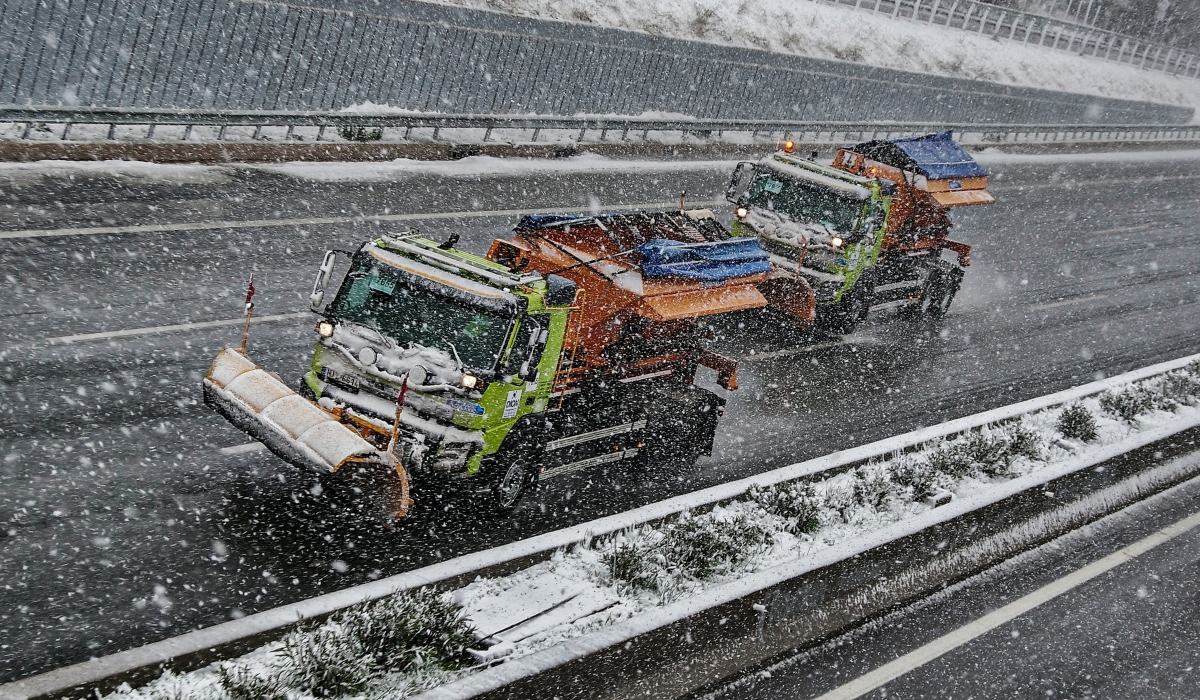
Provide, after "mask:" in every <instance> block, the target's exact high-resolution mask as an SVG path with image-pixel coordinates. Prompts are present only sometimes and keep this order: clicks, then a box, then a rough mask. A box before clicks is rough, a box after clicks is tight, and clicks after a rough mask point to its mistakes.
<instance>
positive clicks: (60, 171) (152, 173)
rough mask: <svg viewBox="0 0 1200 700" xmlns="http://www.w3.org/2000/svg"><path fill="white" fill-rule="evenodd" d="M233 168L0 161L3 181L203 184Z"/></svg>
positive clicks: (220, 179)
mask: <svg viewBox="0 0 1200 700" xmlns="http://www.w3.org/2000/svg"><path fill="white" fill-rule="evenodd" d="M229 175H230V171H229V170H228V169H227V168H224V167H221V166H211V165H193V164H174V163H147V162H145V161H138V160H101V161H90V160H78V161H70V160H39V161H35V162H32V163H0V183H8V184H17V183H25V182H30V181H37V180H40V179H41V178H43V177H89V176H103V177H112V178H117V179H121V180H128V181H131V182H145V183H150V182H174V183H179V184H190V185H202V184H221V183H224V182H227V181H228V180H229Z"/></svg>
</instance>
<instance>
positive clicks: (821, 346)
mask: <svg viewBox="0 0 1200 700" xmlns="http://www.w3.org/2000/svg"><path fill="white" fill-rule="evenodd" d="M878 344H879V339H878V338H874V337H871V336H865V335H864V336H856V337H854V338H849V339H847V338H842V339H840V340H829V341H826V342H824V343H814V344H812V345H805V346H802V347H798V348H783V349H781V350H771V351H770V352H760V353H757V354H754V355H742V357H741V358H740V359H739V362H758V361H760V360H774V359H775V358H777V357H788V356H790V355H803V354H804V353H808V352H816V351H817V350H826V349H828V348H836V347H838V346H839V345H878Z"/></svg>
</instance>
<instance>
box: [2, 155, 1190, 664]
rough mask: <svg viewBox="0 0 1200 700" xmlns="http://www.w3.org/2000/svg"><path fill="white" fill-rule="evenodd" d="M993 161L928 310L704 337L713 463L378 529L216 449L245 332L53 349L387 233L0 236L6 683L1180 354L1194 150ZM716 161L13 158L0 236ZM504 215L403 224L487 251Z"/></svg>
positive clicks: (674, 186)
mask: <svg viewBox="0 0 1200 700" xmlns="http://www.w3.org/2000/svg"><path fill="white" fill-rule="evenodd" d="M1197 158H1198V159H1200V156H1198V157H1197ZM989 168H990V169H991V170H992V173H993V180H992V182H993V185H994V186H993V190H994V192H995V194H996V195H997V199H998V201H997V203H996V204H995V205H993V206H990V207H978V208H973V209H968V210H963V211H959V212H956V213H955V217H954V218H955V222H956V228H955V233H954V235H955V237H956V238H959V239H961V240H964V241H966V242H968V243H971V244H972V245H973V246H975V248H974V252H973V253H972V260H973V265H972V266H971V268H970V269H969V270H968V273H967V276H966V280H965V282H964V286H963V289H962V292H961V293H960V295H959V298H958V299H957V300H956V302H955V305H954V307H953V308H952V310H951V313H950V314H949V315H948V317H947V318H946V319H945V320H944V321H942V322H941V323H931V322H914V321H906V320H902V319H898V318H895V317H894V316H892V315H890V314H889V313H887V312H881V313H878V314H873V316H872V318H871V319H870V320H869V321H868V322H867V323H866V324H864V325H863V326H862V327H861V328H860V329H859V330H858V331H857V332H856V333H855V334H853V335H852V336H849V337H847V338H845V339H842V340H840V341H839V340H837V339H829V338H815V337H807V336H803V335H797V334H795V333H790V332H786V331H783V330H781V329H779V328H778V327H777V326H776V325H775V324H772V323H770V322H768V321H764V320H763V319H762V318H761V317H758V316H756V315H754V314H741V315H739V316H737V317H733V318H730V319H727V320H726V322H724V323H722V324H721V326H720V327H718V328H717V329H716V333H717V338H716V339H715V340H714V347H715V348H716V349H718V350H720V351H722V352H725V353H728V354H732V355H736V356H738V357H740V358H741V360H742V364H741V369H740V372H739V377H740V383H741V389H740V390H738V391H736V392H731V393H726V395H727V396H728V399H729V404H728V406H727V413H726V416H725V418H724V420H723V423H722V424H721V427H720V428H719V432H718V437H717V444H716V447H715V449H714V453H713V455H712V456H711V457H707V458H704V459H702V460H701V461H700V462H699V463H698V464H696V465H695V466H692V467H680V466H678V465H671V466H664V467H661V468H658V469H654V470H652V471H651V472H649V473H644V474H626V473H619V472H605V471H594V472H590V473H584V474H581V475H577V476H576V477H574V478H570V479H567V478H564V479H561V480H555V481H554V482H550V483H548V484H547V485H545V486H544V487H543V488H542V489H541V490H540V491H539V492H538V493H537V494H535V495H534V496H532V497H531V498H530V499H529V500H528V501H527V503H526V505H525V506H524V507H523V508H522V509H521V510H520V511H519V512H518V513H516V514H515V515H513V516H511V517H510V518H507V519H504V520H499V521H480V520H477V519H474V518H472V517H470V516H469V515H467V514H464V513H463V512H462V510H461V509H453V508H452V509H451V510H448V511H443V510H440V509H438V508H435V507H434V504H433V503H431V502H430V501H429V500H426V502H425V503H424V504H423V505H424V511H423V512H422V513H421V514H420V516H419V517H418V518H416V519H415V520H414V521H412V522H410V523H406V524H405V525H404V526H403V527H400V528H398V529H396V530H393V531H384V530H381V529H380V528H378V527H377V526H376V525H374V524H373V523H369V522H366V521H364V520H363V519H362V518H361V516H360V515H359V514H358V513H357V512H356V511H355V510H354V507H353V505H354V504H353V503H351V502H348V501H347V497H346V496H345V494H340V493H336V492H332V491H330V490H326V489H322V487H321V485H320V484H318V483H317V481H316V479H315V478H314V477H312V476H310V475H307V474H303V473H301V472H299V471H297V470H296V469H294V468H292V467H290V466H288V465H287V464H284V463H283V462H281V461H279V460H278V459H276V458H274V457H273V456H272V455H270V454H269V453H266V452H241V453H234V454H228V453H223V452H221V449H222V448H228V447H233V446H237V445H242V444H244V443H246V442H247V438H246V437H245V436H243V435H242V434H241V433H239V432H238V431H236V430H235V429H233V428H232V427H230V426H229V425H227V424H226V423H225V422H224V421H223V420H222V419H220V418H219V417H218V416H217V415H216V414H214V413H212V412H211V411H209V410H208V409H207V408H205V407H204V406H203V405H202V403H201V402H200V398H201V397H200V378H201V377H202V376H203V373H204V371H205V370H206V369H207V366H208V363H209V362H210V361H211V359H212V357H213V356H214V355H215V354H216V353H217V352H218V351H219V350H220V348H221V347H222V346H223V345H225V344H230V343H235V342H237V339H238V336H239V334H240V328H239V327H238V326H221V327H216V328H200V329H185V330H180V331H176V332H171V333H155V334H143V335H132V336H125V337H115V338H110V339H104V340H93V341H85V342H75V343H70V344H61V343H54V342H51V340H50V339H53V338H58V337H62V336H69V335H76V334H85V333H97V332H105V331H113V330H121V329H131V328H145V327H157V326H163V325H172V324H184V323H193V322H200V321H209V320H216V319H232V318H236V317H237V316H238V315H239V314H240V310H241V309H240V307H241V301H242V299H241V295H242V293H243V290H244V285H245V280H246V277H247V276H248V275H249V273H250V272H251V271H253V272H254V274H255V285H256V286H257V287H258V289H259V295H258V297H256V301H257V308H256V313H257V314H259V315H273V314H284V313H291V312H297V311H303V310H304V308H305V304H306V298H307V294H308V291H309V290H310V288H311V283H312V277H313V275H314V272H315V268H316V266H317V265H318V264H319V262H320V259H321V255H322V252H323V251H324V250H325V249H326V248H327V247H331V246H336V247H353V246H356V245H357V244H358V243H359V242H361V240H363V239H364V238H366V237H367V236H368V235H370V233H371V232H372V231H376V230H379V228H380V227H381V226H387V227H389V228H396V227H397V226H398V224H382V225H380V224H374V223H363V222H359V223H334V224H295V225H288V226H270V227H258V228H236V229H208V230H196V231H187V232H167V233H146V232H140V233H119V234H104V235H88V236H70V237H61V236H58V237H35V238H22V239H6V240H0V268H2V270H3V274H4V280H5V282H4V285H3V287H0V302H2V303H0V314H2V320H3V323H4V332H3V333H2V334H0V337H2V338H3V339H2V340H0V455H3V463H2V467H0V591H2V595H0V598H3V601H4V602H3V604H2V605H0V680H11V679H15V678H19V677H22V676H26V675H29V674H32V673H37V672H39V671H44V670H48V669H51V668H54V667H57V666H61V665H64V664H67V663H72V662H76V661H81V660H84V659H87V658H88V657H90V656H94V655H103V654H107V653H112V652H115V651H118V650H121V649H125V648H129V647H133V646H136V645H139V644H144V643H147V642H151V641H155V640H158V639H162V638H165V637H168V636H172V635H175V634H179V633H182V632H184V631H187V630H190V629H194V628H197V627H202V626H206V625H211V624H215V623H217V622H221V621H224V620H228V619H230V618H231V617H236V616H239V615H242V614H246V613H251V612H255V611H259V610H264V609H267V608H270V607H273V606H276V605H280V604H283V603H288V602H292V601H295V600H297V599H300V598H304V597H309V596H312V595H316V594H319V593H323V592H327V591H331V590H336V589H339V588H343V587H346V586H349V585H353V584H356V583H360V582H363V581H365V580H368V579H371V578H376V577H379V576H386V575H390V574H394V573H398V572H401V571H404V570H407V569H411V568H414V567H417V566H421V565H424V564H428V563H431V562H434V561H437V560H440V559H444V558H447V557H451V556H455V555H458V554H462V553H465V552H470V551H475V550H478V549H482V548H485V547H488V546H492V545H496V544H501V543H504V542H508V541H511V540H514V539H517V538H521V537H527V536H529V535H531V534H535V533H538V532H545V531H549V530H553V529H556V528H559V527H562V526H564V525H568V524H571V523H576V522H580V521H584V520H588V519H591V518H594V517H598V516H601V515H605V514H609V513H614V512H619V511H621V510H626V509H628V508H631V507H636V506H638V505H642V504H644V503H648V502H652V501H655V500H658V499H661V498H664V497H667V496H670V495H674V494H678V493H682V492H686V491H691V490H695V489H698V488H703V487H705V486H709V485H712V484H715V483H720V482H722V481H725V480H729V479H733V478H738V477H742V476H746V475H749V474H753V473H755V472H759V471H764V470H767V469H771V468H774V467H778V466H781V465H784V464H788V463H791V462H794V461H797V460H801V459H806V458H810V457H815V456H818V455H822V454H826V453H828V452H831V451H834V450H839V449H844V448H847V447H851V446H854V445H858V444H863V443H865V442H870V441H872V440H875V439H879V438H883V437H886V436H890V435H894V434H897V433H901V432H905V431H908V430H912V429H915V428H917V427H920V426H923V425H930V424H934V423H938V422H941V421H944V420H947V419H950V418H954V417H958V416H963V415H968V414H971V413H976V412H979V411H982V410H986V409H989V408H993V407H996V406H1001V405H1004V404H1008V403H1012V402H1015V401H1020V400H1023V399H1027V398H1031V397H1034V396H1038V395H1042V394H1045V393H1049V392H1052V391H1056V390H1059V389H1063V388H1066V387H1068V386H1072V385H1075V384H1079V383H1082V382H1086V381H1090V380H1092V379H1093V378H1095V377H1098V376H1106V375H1112V374H1116V373H1120V372H1122V371H1126V370H1129V369H1132V368H1136V367H1140V366H1144V365H1147V364H1152V363H1155V362H1159V361H1163V360H1167V359H1172V358H1175V357H1179V356H1182V355H1186V354H1191V353H1195V352H1198V351H1200V304H1198V303H1197V302H1198V301H1200V283H1198V282H1197V279H1198V278H1200V277H1198V276H1197V275H1196V270H1197V269H1200V235H1197V234H1196V223H1195V222H1196V221H1197V220H1200V217H1198V215H1200V197H1197V195H1196V191H1197V184H1200V175H1196V174H1195V161H1194V160H1164V161H1162V162H1155V161H1153V160H1149V161H1145V160H1144V161H1140V162H1131V163H1124V164H1121V163H1114V162H1110V161H1106V162H1095V163H1087V162H1083V163H1081V162H1070V163H1061V162H1040V163H1039V162H1035V163H993V164H989ZM728 169H729V170H731V169H732V165H730V166H729V168H728ZM726 172H727V171H726V170H724V169H716V168H712V167H706V168H701V169H697V170H688V171H673V172H659V173H652V172H646V171H637V172H630V173H585V172H578V173H562V172H560V173H556V174H553V175H550V176H546V175H542V176H538V175H529V174H510V175H501V176H486V177H451V176H446V175H438V176H430V175H425V176H420V177H401V176H398V177H394V178H392V179H390V180H386V181H374V182H320V181H313V180H307V179H297V178H292V177H289V176H287V175H284V174H280V173H278V172H266V171H261V170H251V169H241V168H236V167H229V168H222V169H211V168H210V169H204V170H196V171H187V173H185V174H184V175H183V176H177V177H175V178H173V179H167V180H156V179H153V178H149V179H148V178H146V177H132V176H119V177H113V176H107V175H103V174H92V175H84V174H75V175H72V176H67V175H64V174H56V175H53V176H48V177H33V176H27V175H21V176H19V177H14V176H11V175H9V176H4V177H0V230H7V231H15V230H25V229H45V228H61V227H71V226H82V227H91V226H125V225H145V224H156V223H174V222H186V221H247V220H259V219H279V218H309V217H316V218H322V217H349V216H354V215H356V214H360V213H365V214H376V213H385V212H388V213H397V212H410V213H422V212H455V211H474V212H479V211H486V210H499V209H514V208H542V207H545V208H553V207H556V206H559V207H564V206H589V205H591V204H596V205H598V206H601V207H605V206H616V205H620V204H628V203H640V202H648V201H670V200H672V199H674V198H676V197H677V196H678V193H679V192H680V191H683V190H686V191H687V192H688V193H689V197H691V198H693V199H709V200H715V199H719V197H720V195H721V193H722V192H723V190H724V185H725V179H726V177H727V174H726ZM722 214H725V212H722ZM512 220H513V217H512V216H511V215H504V216H492V217H488V216H475V217H472V218H469V219H454V218H437V219H429V220H423V221H413V222H410V223H411V224H412V225H416V226H419V227H420V228H421V229H422V231H424V232H425V233H426V234H428V235H430V236H432V237H442V236H445V235H448V234H449V233H450V232H451V231H452V230H455V231H459V232H460V233H461V234H462V240H461V242H460V244H459V245H460V247H465V248H467V249H471V250H479V251H482V250H484V249H485V248H486V244H487V242H488V241H489V240H490V239H491V238H492V237H494V236H498V235H502V234H503V233H504V231H505V230H506V229H507V228H508V227H509V226H510V225H511V223H512ZM314 340H315V335H314V333H313V331H312V321H311V320H309V319H305V318H302V319H294V320H285V321H275V322H267V323H263V324H260V325H258V326H256V327H255V328H254V330H253V331H252V334H251V340H250V353H251V356H252V357H253V358H254V359H255V360H256V361H257V362H259V363H260V364H261V365H263V366H265V367H268V368H270V369H273V370H275V371H277V372H278V373H279V374H280V375H282V376H283V377H284V378H286V379H293V378H298V377H299V375H300V374H301V373H302V372H303V371H304V368H305V365H306V363H307V360H308V354H309V353H310V352H311V348H312V345H313V342H314ZM714 379H715V377H707V376H705V377H702V380H703V381H705V382H711V381H712V380H714ZM710 386H711V384H710ZM718 391H721V390H718ZM415 497H416V498H417V499H418V501H419V505H421V504H420V500H421V499H422V494H420V493H417V494H415Z"/></svg>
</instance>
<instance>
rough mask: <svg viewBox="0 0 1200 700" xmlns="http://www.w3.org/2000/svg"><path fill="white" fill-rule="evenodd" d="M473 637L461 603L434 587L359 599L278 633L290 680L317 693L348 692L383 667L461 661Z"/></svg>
mask: <svg viewBox="0 0 1200 700" xmlns="http://www.w3.org/2000/svg"><path fill="white" fill-rule="evenodd" d="M474 641H475V637H474V635H473V634H472V630H471V628H470V627H469V626H468V625H467V624H466V623H465V622H463V620H462V616H461V611H460V609H459V608H458V607H457V606H456V605H454V604H452V603H450V602H447V601H446V600H444V599H443V596H442V594H441V593H439V592H438V591H437V590H435V589H431V588H422V589H420V590H416V591H405V592H402V593H397V594H395V595H391V596H388V597H387V598H383V599H380V600H377V601H373V602H367V603H360V604H358V605H354V606H351V607H349V608H346V609H345V610H343V611H342V612H340V613H337V614H336V615H333V616H331V617H330V618H329V619H328V620H327V621H326V622H325V623H324V624H322V625H319V626H306V627H302V628H300V629H298V630H296V631H295V632H292V633H291V634H289V635H287V636H286V637H284V639H283V643H282V649H281V651H280V652H279V653H280V655H281V656H282V657H283V658H284V660H285V662H286V667H287V668H286V672H285V675H284V677H285V678H286V679H287V681H288V683H289V685H292V686H294V687H296V688H299V689H301V690H305V691H307V692H309V693H311V694H312V695H315V696H318V697H336V696H339V695H352V694H356V693H359V692H361V691H362V690H364V689H365V688H366V687H367V686H368V685H369V684H370V683H371V682H372V681H373V680H375V679H376V678H378V677H380V676H382V675H383V674H386V673H392V672H396V671H412V670H416V669H417V668H421V667H430V666H435V667H439V668H444V669H447V670H453V669H457V668H460V667H462V665H463V664H464V662H465V658H464V651H465V649H466V647H467V646H468V645H469V644H471V643H473V642H474Z"/></svg>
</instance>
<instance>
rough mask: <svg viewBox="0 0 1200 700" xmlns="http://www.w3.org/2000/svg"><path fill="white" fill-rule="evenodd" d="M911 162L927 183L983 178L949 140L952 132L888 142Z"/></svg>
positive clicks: (980, 168)
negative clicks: (951, 179) (930, 181)
mask: <svg viewBox="0 0 1200 700" xmlns="http://www.w3.org/2000/svg"><path fill="white" fill-rule="evenodd" d="M891 142H892V143H894V144H895V145H896V147H897V148H899V149H900V150H901V151H904V154H905V155H907V156H908V157H909V158H911V159H912V161H913V164H914V165H915V166H916V170H917V172H919V173H921V174H922V175H924V176H925V177H927V178H929V179H931V180H946V179H950V178H962V177H986V176H987V174H988V173H987V171H986V170H984V169H983V166H981V165H980V164H979V163H976V162H975V159H974V158H972V157H971V155H970V154H969V153H967V152H966V151H964V150H963V148H962V146H959V145H958V144H957V143H956V142H955V141H954V138H953V132H950V131H943V132H942V133H940V134H928V135H926V136H912V137H908V138H902V139H891Z"/></svg>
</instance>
